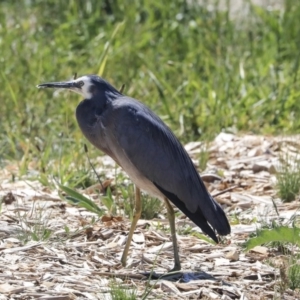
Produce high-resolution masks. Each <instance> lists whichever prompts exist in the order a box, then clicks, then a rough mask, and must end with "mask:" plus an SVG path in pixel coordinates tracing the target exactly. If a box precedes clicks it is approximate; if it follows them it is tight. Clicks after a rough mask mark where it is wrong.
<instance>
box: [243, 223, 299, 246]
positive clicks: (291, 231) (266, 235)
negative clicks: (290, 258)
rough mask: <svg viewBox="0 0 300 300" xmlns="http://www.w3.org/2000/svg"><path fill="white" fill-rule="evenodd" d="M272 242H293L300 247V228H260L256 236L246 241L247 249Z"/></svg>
mask: <svg viewBox="0 0 300 300" xmlns="http://www.w3.org/2000/svg"><path fill="white" fill-rule="evenodd" d="M270 242H282V243H291V244H293V245H297V246H299V247H300V228H297V227H294V228H290V227H286V226H280V227H277V228H274V229H270V230H268V229H264V230H260V231H259V232H258V234H257V236H256V237H253V238H250V239H249V240H248V241H247V242H246V250H251V249H252V248H254V247H255V246H259V245H262V244H267V243H270Z"/></svg>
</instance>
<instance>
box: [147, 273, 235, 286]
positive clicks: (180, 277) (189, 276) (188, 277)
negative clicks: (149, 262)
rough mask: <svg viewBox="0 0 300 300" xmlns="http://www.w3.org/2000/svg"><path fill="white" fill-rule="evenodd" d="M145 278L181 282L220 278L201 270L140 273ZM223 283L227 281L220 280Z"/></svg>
mask: <svg viewBox="0 0 300 300" xmlns="http://www.w3.org/2000/svg"><path fill="white" fill-rule="evenodd" d="M142 275H144V276H145V277H146V278H145V279H146V280H149V279H150V280H159V279H162V280H168V281H176V282H182V283H187V282H190V281H193V280H215V281H220V279H217V278H215V277H213V276H212V275H210V274H207V273H205V272H203V271H201V272H172V273H165V274H164V273H155V272H145V273H142ZM222 283H223V284H225V285H229V284H228V283H225V282H224V281H222Z"/></svg>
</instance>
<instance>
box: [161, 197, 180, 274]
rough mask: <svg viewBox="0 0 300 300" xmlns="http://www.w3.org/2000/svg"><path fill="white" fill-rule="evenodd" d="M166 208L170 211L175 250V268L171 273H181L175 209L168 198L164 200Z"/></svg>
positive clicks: (169, 216)
mask: <svg viewBox="0 0 300 300" xmlns="http://www.w3.org/2000/svg"><path fill="white" fill-rule="evenodd" d="M164 200H165V203H166V206H167V211H168V219H169V223H170V229H171V235H172V242H173V250H174V260H175V264H174V268H173V269H172V270H171V271H170V272H174V271H179V270H181V265H180V259H179V254H178V246H177V238H176V228H175V213H174V209H173V207H172V205H171V203H170V202H169V200H168V199H167V198H164Z"/></svg>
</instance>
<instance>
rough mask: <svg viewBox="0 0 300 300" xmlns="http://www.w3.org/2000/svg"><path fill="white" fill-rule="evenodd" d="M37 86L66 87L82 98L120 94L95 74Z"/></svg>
mask: <svg viewBox="0 0 300 300" xmlns="http://www.w3.org/2000/svg"><path fill="white" fill-rule="evenodd" d="M37 87H38V88H57V89H68V90H70V91H73V92H75V93H78V94H80V95H82V96H83V97H84V99H91V98H93V97H94V96H96V95H98V94H99V95H101V94H106V95H109V94H110V95H120V92H118V90H117V89H115V88H114V87H113V86H112V85H111V84H109V83H108V82H107V81H105V80H104V79H103V78H101V77H99V76H97V75H86V76H82V77H79V78H76V79H74V80H70V81H61V82H46V83H42V84H39V85H38V86H37Z"/></svg>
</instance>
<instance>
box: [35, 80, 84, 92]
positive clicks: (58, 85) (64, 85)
mask: <svg viewBox="0 0 300 300" xmlns="http://www.w3.org/2000/svg"><path fill="white" fill-rule="evenodd" d="M37 88H39V89H43V88H55V89H71V90H72V89H76V88H77V89H78V88H80V85H79V84H78V82H76V81H74V80H72V81H62V82H45V83H41V84H39V85H37Z"/></svg>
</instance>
